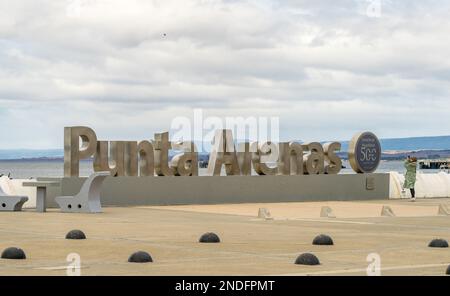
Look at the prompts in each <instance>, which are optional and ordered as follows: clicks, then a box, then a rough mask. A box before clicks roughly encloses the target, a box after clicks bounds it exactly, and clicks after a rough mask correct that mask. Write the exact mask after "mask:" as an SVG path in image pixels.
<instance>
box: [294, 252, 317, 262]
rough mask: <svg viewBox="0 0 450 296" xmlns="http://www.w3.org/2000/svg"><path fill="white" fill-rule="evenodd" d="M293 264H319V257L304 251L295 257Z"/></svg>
mask: <svg viewBox="0 0 450 296" xmlns="http://www.w3.org/2000/svg"><path fill="white" fill-rule="evenodd" d="M295 264H299V265H320V261H319V258H317V257H316V255H314V254H311V253H304V254H301V255H300V256H298V257H297V259H296V260H295Z"/></svg>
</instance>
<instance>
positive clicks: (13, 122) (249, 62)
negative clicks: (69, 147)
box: [0, 0, 450, 149]
mask: <svg viewBox="0 0 450 296" xmlns="http://www.w3.org/2000/svg"><path fill="white" fill-rule="evenodd" d="M377 2H378V3H377ZM378 4H380V7H381V11H379V10H378V8H379V7H378ZM449 15H450V2H449V1H433V0H415V1H402V0H389V1H388V0H381V1H377V0H372V1H368V0H339V1H335V0H323V1H320V0H316V1H306V0H284V1H281V0H221V1H220V0H211V1H208V0H177V1H174V0H153V1H150V0H127V1H124V0H122V1H119V0H71V1H64V0H53V1H50V0H33V1H32V0H0V126H1V127H0V133H1V135H2V136H1V137H0V147H1V148H3V149H6V148H62V144H63V143H62V141H63V138H62V136H63V127H64V126H72V125H87V126H91V127H93V128H94V129H95V130H96V131H97V134H98V136H99V138H102V139H109V140H114V139H115V140H119V139H122V140H125V139H130V140H131V139H133V140H139V139H151V138H153V133H154V132H158V131H164V130H168V129H169V128H170V126H171V122H172V120H173V118H175V117H176V116H187V117H192V114H193V109H196V108H200V109H202V110H203V113H204V116H244V117H248V116H255V117H258V116H266V117H268V116H278V117H279V120H280V136H281V138H282V139H286V140H287V139H304V140H334V139H337V140H346V139H349V138H350V137H351V136H352V135H353V133H355V132H357V131H361V130H371V131H373V132H375V133H377V134H378V136H379V137H383V138H386V137H407V136H422V135H448V134H450V96H449V92H450V54H449V53H450V41H449V35H450V19H449Z"/></svg>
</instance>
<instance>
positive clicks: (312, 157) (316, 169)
mask: <svg viewBox="0 0 450 296" xmlns="http://www.w3.org/2000/svg"><path fill="white" fill-rule="evenodd" d="M302 147H303V150H305V151H309V153H308V154H306V155H305V156H303V168H304V173H305V174H308V175H317V174H323V173H324V160H325V159H324V151H323V147H322V145H321V144H320V143H317V142H312V143H308V144H303V145H302Z"/></svg>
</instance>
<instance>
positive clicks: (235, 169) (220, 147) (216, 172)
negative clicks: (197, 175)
mask: <svg viewBox="0 0 450 296" xmlns="http://www.w3.org/2000/svg"><path fill="white" fill-rule="evenodd" d="M222 165H225V172H226V174H227V175H239V174H240V170H239V163H238V159H237V155H236V150H235V148H234V141H233V134H232V132H231V130H217V131H216V133H215V135H214V140H213V148H212V152H211V154H210V156H209V163H208V173H209V174H210V175H213V176H220V171H221V170H222Z"/></svg>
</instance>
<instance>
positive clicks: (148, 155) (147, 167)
mask: <svg viewBox="0 0 450 296" xmlns="http://www.w3.org/2000/svg"><path fill="white" fill-rule="evenodd" d="M137 150H138V154H139V175H140V176H141V177H153V176H154V175H155V162H154V152H153V145H152V143H150V142H149V141H142V142H140V143H139V144H138V148H137Z"/></svg>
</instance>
